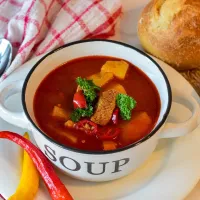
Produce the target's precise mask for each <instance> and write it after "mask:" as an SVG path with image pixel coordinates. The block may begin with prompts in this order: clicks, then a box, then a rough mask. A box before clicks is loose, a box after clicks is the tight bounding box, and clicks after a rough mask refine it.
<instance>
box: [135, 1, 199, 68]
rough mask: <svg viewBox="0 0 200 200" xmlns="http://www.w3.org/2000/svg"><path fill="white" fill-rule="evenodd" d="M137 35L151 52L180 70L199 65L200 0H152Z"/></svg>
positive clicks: (140, 22) (146, 8)
mask: <svg viewBox="0 0 200 200" xmlns="http://www.w3.org/2000/svg"><path fill="white" fill-rule="evenodd" d="M138 35H139V38H140V41H141V44H142V46H143V47H144V49H145V50H146V51H147V52H148V53H150V54H152V55H154V56H156V57H157V58H159V59H161V60H163V61H165V62H167V63H169V64H170V65H171V66H173V67H174V68H176V69H177V70H186V69H194V68H200V0H152V1H151V2H150V3H149V4H148V5H147V6H146V7H145V9H144V10H143V12H142V14H141V17H140V20H139V23H138Z"/></svg>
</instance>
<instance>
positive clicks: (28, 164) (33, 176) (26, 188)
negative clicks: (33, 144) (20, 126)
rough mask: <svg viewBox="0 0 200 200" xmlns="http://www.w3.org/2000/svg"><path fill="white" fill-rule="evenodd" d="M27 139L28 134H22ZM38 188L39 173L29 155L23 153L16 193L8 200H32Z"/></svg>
mask: <svg viewBox="0 0 200 200" xmlns="http://www.w3.org/2000/svg"><path fill="white" fill-rule="evenodd" d="M24 137H25V138H26V139H29V135H28V133H25V134H24ZM38 187H39V173H38V171H37V169H36V167H35V165H34V164H33V161H32V160H31V158H30V157H29V155H28V154H27V153H26V151H24V159H23V168H22V176H21V179H20V182H19V185H18V187H17V190H16V192H15V193H14V194H13V195H12V196H11V197H10V198H9V199H8V200H33V199H34V197H35V195H36V193H37V191H38Z"/></svg>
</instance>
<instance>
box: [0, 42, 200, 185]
mask: <svg viewBox="0 0 200 200" xmlns="http://www.w3.org/2000/svg"><path fill="white" fill-rule="evenodd" d="M92 55H102V56H111V57H117V58H121V59H124V60H127V61H129V62H130V63H132V64H134V65H135V66H137V67H138V68H140V69H141V70H142V71H143V72H144V73H145V74H146V75H147V76H148V77H149V78H150V79H151V80H152V82H153V83H154V84H155V86H156V88H157V90H158V92H159V95H160V100H161V110H160V115H159V118H158V121H157V123H156V125H155V127H154V129H153V130H152V131H151V133H149V134H148V135H147V136H145V137H144V138H142V139H141V140H139V141H137V142H135V143H133V144H131V145H129V146H126V147H124V148H121V149H117V150H113V151H104V152H103V151H101V152H94V151H83V150H79V149H74V148H71V147H68V146H64V145H61V144H59V143H57V142H56V141H54V140H53V139H51V138H50V137H49V136H48V135H46V134H45V133H44V132H43V131H42V130H41V129H40V128H39V126H38V124H37V121H36V119H35V116H34V110H33V100H34V95H35V92H36V90H37V88H38V86H39V84H40V83H41V81H42V80H43V79H44V78H45V77H46V76H47V75H48V74H49V73H50V72H51V71H52V70H54V69H55V68H57V67H58V66H60V65H61V64H63V63H65V62H67V61H70V60H72V59H76V58H79V57H84V56H92ZM86 70H87V69H86ZM67 87H70V85H68V86H67ZM144 90H145V88H144ZM21 91H22V104H23V110H24V112H23V113H13V112H11V111H9V110H8V109H7V108H6V107H5V106H4V103H5V101H6V99H7V98H8V97H9V96H11V95H13V94H14V93H17V92H21ZM173 100H175V101H176V100H178V102H179V103H181V104H184V105H185V106H187V107H188V108H189V109H190V110H191V111H192V116H191V117H190V118H189V119H188V120H187V121H186V122H184V123H180V124H170V123H167V122H166V119H167V116H168V114H169V112H170V108H171V104H172V95H171V88H170V84H169V81H168V79H167V77H166V75H165V74H164V72H163V70H162V69H161V68H160V66H159V65H158V64H157V63H156V62H155V61H154V60H153V59H152V58H151V57H149V56H148V55H146V54H145V53H143V52H141V51H139V50H138V49H136V48H134V47H132V46H129V45H127V44H123V43H120V42H116V41H108V40H87V41H77V42H73V43H70V44H67V45H64V46H63V47H61V48H58V49H56V50H54V51H52V52H50V53H48V54H47V55H45V56H44V57H43V58H41V59H40V60H39V61H38V62H37V63H36V64H35V65H34V66H33V68H32V69H31V71H30V72H29V74H28V76H27V77H26V79H25V81H17V82H13V83H10V84H9V85H6V86H5V87H4V88H3V89H2V91H1V93H0V116H1V117H2V118H3V119H5V120H6V121H8V122H10V123H12V124H14V125H16V126H20V127H23V128H28V129H29V130H31V131H32V133H33V136H34V138H35V141H36V143H37V145H38V147H39V148H40V149H41V150H42V152H43V153H44V154H45V155H46V156H47V158H48V159H49V160H50V161H51V162H52V163H53V164H54V165H56V166H57V167H58V168H59V169H61V170H62V171H64V172H65V173H67V174H68V175H70V176H72V177H75V178H78V179H81V180H87V181H109V180H114V179H118V178H120V177H123V176H125V175H128V174H129V173H131V172H132V171H133V170H135V169H136V168H138V167H139V166H140V165H141V164H142V163H143V162H144V161H145V160H146V159H147V158H148V157H149V156H150V155H151V153H152V152H153V151H154V149H155V147H156V145H157V143H158V141H159V139H160V138H164V137H165V138H166V137H168V138H169V137H178V136H181V135H185V134H187V133H189V132H191V131H192V130H193V129H195V128H196V127H197V118H198V114H199V105H198V103H197V102H196V100H195V99H194V98H193V97H191V96H186V95H184V93H183V94H182V93H181V92H178V91H175V93H174V96H173Z"/></svg>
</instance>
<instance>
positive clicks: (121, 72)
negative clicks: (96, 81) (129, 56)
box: [101, 60, 129, 80]
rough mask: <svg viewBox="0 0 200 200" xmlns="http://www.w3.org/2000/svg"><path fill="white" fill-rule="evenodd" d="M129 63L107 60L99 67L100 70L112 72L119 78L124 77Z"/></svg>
mask: <svg viewBox="0 0 200 200" xmlns="http://www.w3.org/2000/svg"><path fill="white" fill-rule="evenodd" d="M128 67H129V64H128V63H127V62H125V61H123V60H121V61H107V62H106V63H105V64H104V65H103V66H102V68H101V72H104V73H105V72H112V73H113V74H114V76H116V77H117V78H119V79H122V80H123V79H124V78H125V76H126V72H127V70H128Z"/></svg>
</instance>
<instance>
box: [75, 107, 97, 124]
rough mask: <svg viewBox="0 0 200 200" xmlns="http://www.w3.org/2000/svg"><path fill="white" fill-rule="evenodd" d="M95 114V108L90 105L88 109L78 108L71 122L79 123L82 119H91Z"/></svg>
mask: <svg viewBox="0 0 200 200" xmlns="http://www.w3.org/2000/svg"><path fill="white" fill-rule="evenodd" d="M92 114H93V107H92V106H91V105H88V107H87V108H86V109H81V108H77V109H75V110H74V111H73V113H72V114H71V120H72V121H73V122H78V121H79V120H80V119H81V117H91V116H92Z"/></svg>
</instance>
